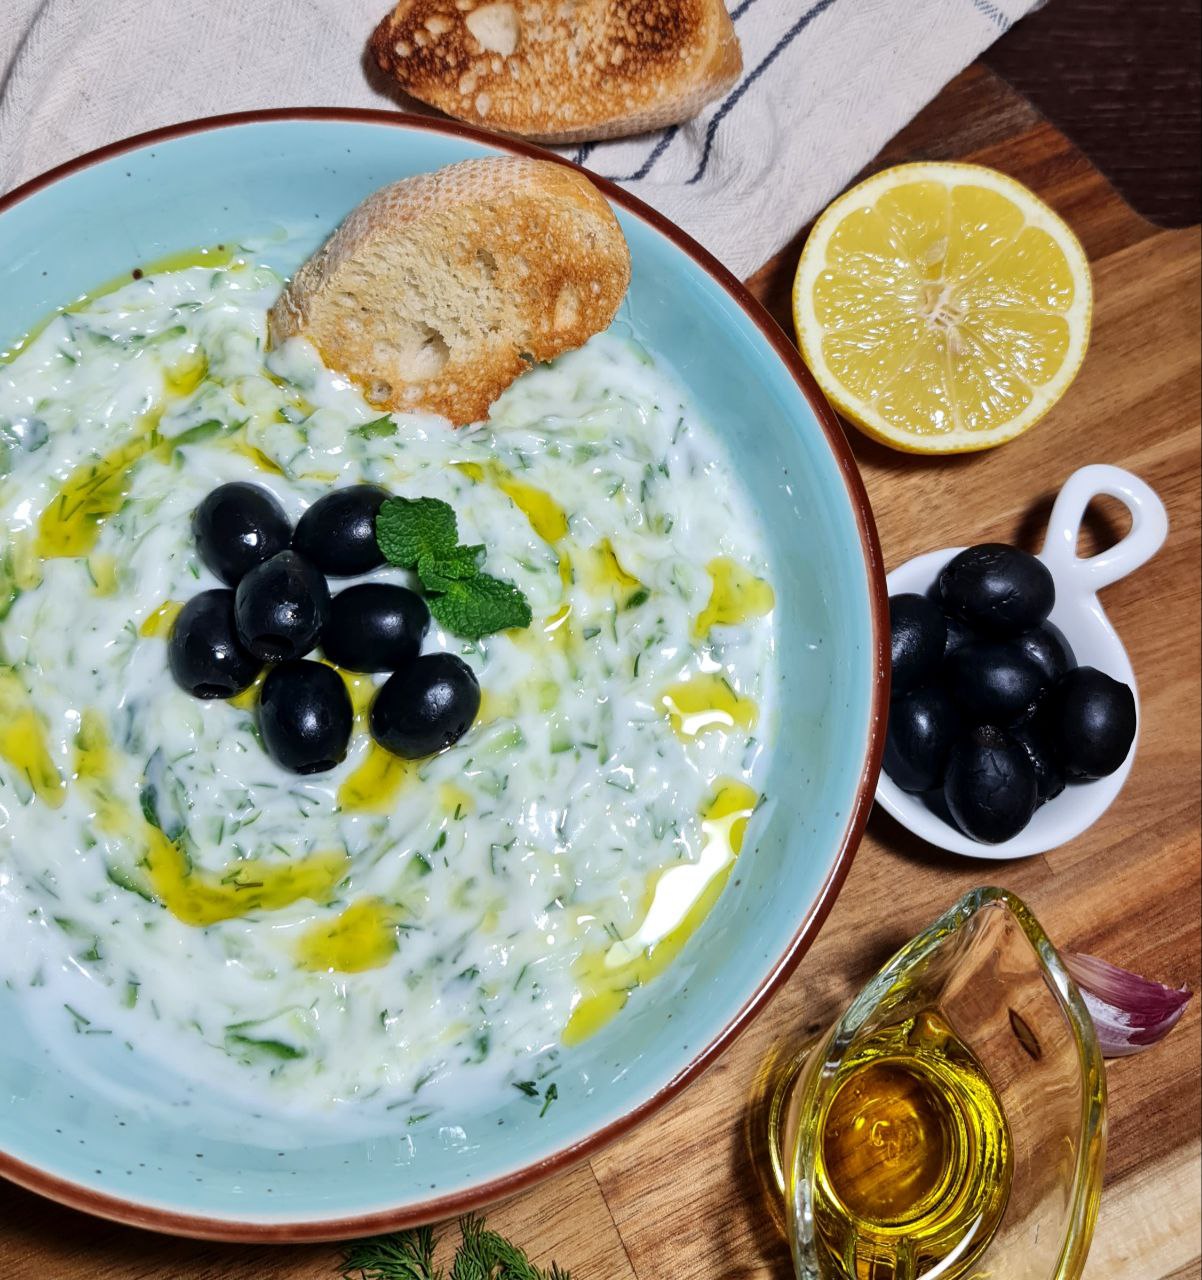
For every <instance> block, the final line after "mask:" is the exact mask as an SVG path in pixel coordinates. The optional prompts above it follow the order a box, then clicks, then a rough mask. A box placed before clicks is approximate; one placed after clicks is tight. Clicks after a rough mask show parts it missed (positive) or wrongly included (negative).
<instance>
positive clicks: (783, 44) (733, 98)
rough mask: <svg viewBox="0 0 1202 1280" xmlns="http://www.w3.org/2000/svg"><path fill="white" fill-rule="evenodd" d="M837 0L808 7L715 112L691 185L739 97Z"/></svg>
mask: <svg viewBox="0 0 1202 1280" xmlns="http://www.w3.org/2000/svg"><path fill="white" fill-rule="evenodd" d="M834 3H835V0H818V3H817V4H816V5H814V6H813V7H812V8H810V9H807V10H806V12H805V13H803V14H802V15H801V17H800V18H798V19H797V21H796V22H795V23H794V24H793V25H792V26H791V27H790V28H789V29H788V31H786V32H785V34H784V35H783V36H781V38H780V39H779V40H778V41H777V42H776V44H775V45H774V46H773V47H772V50H771V52H770V53H769V54H768V56H767V57H766V58H765V59H764V60H763V61H762V62H761V63H760V64H759V66H757V67H756V68H754V70H753V71H752V72H751V74H750V75H749V76H748V77H747V78H746V79H745V80H744V81H743V82H742V84H740V85H739V86H738V87H737V88H736V89H735V91H734V92H733V93H732V94H731V95H730V97H729V98H727V99H726V101H725V102H724V103H723V104H722V106H721V107H720V108H719V109H718V110H717V112H715V114H714V117H713V119H712V120H711V121H710V123H709V128H708V129H707V130H706V131H705V147H704V148H703V150H702V152H701V163H700V164H699V165H698V166H697V172H696V173H695V174H693V176H692V177H691V178H690V179H689V185H690V186H691V185H692V184H693V183H695V182H700V181H701V179H702V178H703V177H704V176H705V171H706V168H707V167H708V165H709V162H710V149H711V148H712V147H713V145H714V137H715V136H716V135H717V132H718V126H719V125H720V124H721V123H722V121H723V120H724V119H725V118H726V116H727V115H728V114H729V113H730V110H731V108H732V107H734V106H735V104H736V103H737V102H738V101H739V99H740V98H741V97H742V96H743V95H744V94H745V93H746V92H747V90H748V89H750V88H751V86H752V85H753V84H755V82H756V81H757V80H758V79H759V78H760V76H762V75H763V74H764V72H765V71H767V70H768V68H769V67H770V66H771V65H772V64H773V63H774V62H775V61H776V59H777V58H778V57H779V56H780V55H781V54H782V53H783V52H784V51H785V49H787V48H788V47H789V45H790V44H792V43H793V41H794V40H796V39H797V37H798V36H799V35H801V33H802V32H803V31H804V30H805V29H806V27H808V26H809V25H810V23H811V22H813V21H814V19H815V18H817V17H819V16H820V15H821V14H823V13H825V12H826V11H827V10H828V9H829V8H830V7H831V6H832V5H833V4H834Z"/></svg>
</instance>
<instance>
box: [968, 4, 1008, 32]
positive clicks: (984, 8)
mask: <svg viewBox="0 0 1202 1280" xmlns="http://www.w3.org/2000/svg"><path fill="white" fill-rule="evenodd" d="M972 7H973V8H974V9H975V10H976V11H977V12H978V13H983V14H984V15H985V16H986V17H987V18H988V19H989V21H990V22H992V23H993V25H994V26H995V27H997V28H998V29H999V30H1001V31H1008V30H1009V29H1010V19H1009V18H1007V17H1006V15H1005V14H1004V13H1003V12H1002V11H1001V10H1000V9H999V8H998V7H997V5H996V4H990V2H989V0H972Z"/></svg>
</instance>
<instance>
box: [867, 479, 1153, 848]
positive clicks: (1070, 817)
mask: <svg viewBox="0 0 1202 1280" xmlns="http://www.w3.org/2000/svg"><path fill="white" fill-rule="evenodd" d="M1102 495H1108V496H1109V497H1112V498H1117V499H1118V500H1119V501H1120V502H1121V503H1122V504H1123V505H1124V506H1125V507H1126V508H1127V510H1128V511H1129V512H1130V513H1131V530H1130V532H1129V533H1128V534H1127V536H1126V537H1125V538H1123V539H1122V540H1121V541H1120V542H1118V543H1116V544H1115V545H1114V546H1113V547H1110V548H1108V549H1107V550H1106V551H1102V552H1099V553H1098V554H1097V555H1095V556H1090V557H1088V558H1085V559H1082V558H1081V557H1079V556H1078V555H1077V537H1078V534H1079V533H1080V530H1081V519H1082V517H1083V516H1084V515H1085V508H1086V507H1087V506H1089V504H1090V502H1091V501H1092V500H1093V499H1094V498H1097V497H1100V496H1102ZM1168 531H1169V521H1168V515H1167V514H1166V512H1165V509H1164V503H1162V502H1161V500H1160V499H1159V498H1158V497H1157V496H1156V494H1155V493H1154V492H1153V491H1152V490H1151V489H1150V488H1149V487H1148V486H1147V485H1146V484H1145V483H1144V482H1143V481H1142V480H1141V479H1139V477H1138V476H1134V475H1132V474H1131V473H1130V472H1129V471H1124V470H1122V469H1121V468H1120V467H1110V466H1104V465H1100V464H1099V465H1094V466H1088V467H1082V468H1081V469H1080V470H1079V471H1075V472H1073V474H1072V475H1071V476H1069V478H1068V480H1067V481H1066V482H1065V485H1064V488H1063V489H1061V490H1060V493H1059V494H1058V495H1057V498H1056V503H1055V505H1054V506H1053V508H1052V515H1051V518H1050V519H1049V521H1048V532H1047V537H1046V538H1045V540H1044V544H1043V550H1042V551H1040V553H1039V558H1040V559H1041V560H1042V561H1043V562H1044V564H1045V565H1047V567H1048V568H1049V569H1050V570H1051V573H1052V577H1053V578H1054V579H1055V582H1056V605H1055V608H1054V609H1053V610H1052V613H1051V619H1050V620H1051V621H1052V622H1053V623H1055V625H1056V626H1058V627H1059V628H1060V630H1061V631H1063V632H1064V634H1065V636H1067V637H1068V641H1069V643H1070V644H1071V645H1072V647H1073V651H1074V653H1076V655H1077V661H1078V662H1079V663H1080V664H1081V665H1082V666H1090V667H1097V668H1098V670H1099V671H1104V672H1105V673H1106V674H1107V675H1108V676H1113V677H1114V679H1116V680H1122V681H1124V682H1125V683H1126V684H1128V685H1130V686H1131V690H1132V692H1133V693H1134V694H1135V710H1136V716H1137V721H1136V731H1135V741H1134V742H1133V743H1132V744H1131V750H1130V751H1129V752H1128V753H1127V758H1126V760H1124V761H1123V763H1122V766H1121V767H1120V768H1119V769H1118V770H1117V771H1116V772H1114V773H1112V774H1111V775H1110V776H1109V777H1108V778H1099V779H1097V780H1096V781H1094V782H1085V783H1076V784H1072V785H1070V786H1069V787H1067V788H1066V789H1065V791H1064V792H1063V794H1061V795H1059V796H1057V797H1056V799H1055V800H1053V801H1051V802H1049V803H1048V804H1045V805H1043V806H1041V807H1040V808H1039V809H1037V810H1036V812H1035V816H1034V817H1033V818H1032V819H1031V821H1030V823H1029V824H1028V825H1027V826H1026V828H1025V829H1024V830H1023V831H1021V832H1019V834H1018V835H1016V836H1015V837H1014V838H1013V839H1012V840H1006V841H1003V842H1002V843H1001V844H982V843H980V842H979V841H976V840H970V839H969V838H968V836H966V835H964V834H963V833H962V832H960V831H958V830H957V829H956V828H955V827H953V826H951V825H950V824H949V823H947V822H945V821H944V820H943V819H942V818H941V817H940V816H939V815H938V814H936V813H934V812H933V811H932V810H931V809H930V808H929V807H928V806H927V804H926V802H925V800H924V799H923V798H922V797H921V796H917V795H912V794H910V793H909V792H907V791H903V790H902V789H901V788H900V787H899V786H898V785H897V784H896V783H895V782H894V781H893V780H892V779H891V778H890V777H888V775H886V774H885V773H882V774H881V776H880V779H879V781H878V782H877V789H876V798H877V801H878V803H879V804H880V805H881V807H882V808H884V810H885V811H886V812H887V813H889V814H891V815H892V816H893V817H894V818H896V819H897V821H898V822H900V823H901V824H902V826H904V827H906V828H907V829H908V830H909V831H912V832H913V833H914V834H915V835H916V836H921V837H922V839H924V840H926V841H927V842H928V843H929V844H933V845H936V846H937V847H938V848H940V849H947V850H949V851H950V852H952V853H962V854H965V855H966V856H968V857H970V858H990V859H995V860H1002V859H1010V858H1029V857H1031V856H1032V855H1034V854H1037V853H1046V852H1047V851H1048V850H1049V849H1055V848H1057V847H1058V846H1059V845H1062V844H1067V843H1068V842H1069V841H1070V840H1075V839H1076V838H1077V836H1079V835H1080V834H1081V833H1082V832H1083V831H1086V830H1087V829H1088V828H1089V827H1091V826H1093V824H1094V823H1095V822H1097V820H1098V819H1099V818H1100V817H1101V816H1102V814H1104V813H1105V812H1106V810H1107V809H1108V808H1109V807H1110V805H1111V803H1112V802H1113V801H1114V798H1115V796H1117V795H1118V793H1119V792H1120V791H1121V790H1122V789H1123V783H1125V782H1126V781H1127V775H1128V774H1129V773H1130V772H1131V765H1132V763H1133V762H1134V760H1135V752H1136V749H1137V747H1138V746H1139V717H1140V714H1141V713H1140V705H1139V690H1138V689H1137V687H1136V683H1135V673H1134V671H1132V669H1131V662H1130V659H1129V658H1128V657H1127V650H1126V649H1124V648H1123V642H1122V641H1121V640H1120V639H1119V637H1118V633H1117V632H1116V631H1115V629H1114V627H1112V626H1111V625H1110V620H1109V619H1108V618H1107V617H1106V613H1105V611H1104V610H1103V608H1102V604H1101V601H1100V600H1099V599H1098V595H1097V593H1098V592H1099V591H1101V590H1102V588H1103V587H1108V586H1110V584H1111V583H1112V582H1117V581H1118V580H1119V579H1120V578H1125V577H1126V576H1127V574H1129V573H1131V572H1133V571H1134V570H1135V569H1138V568H1139V567H1140V565H1142V564H1144V563H1146V562H1147V561H1148V560H1150V559H1151V558H1152V557H1153V556H1154V555H1155V554H1156V553H1157V551H1159V550H1160V548H1161V546H1162V545H1163V544H1164V540H1165V538H1166V536H1167V535H1168ZM962 550H964V548H963V547H947V548H945V549H944V550H943V551H929V552H927V554H926V555H921V556H915V557H914V559H913V560H909V561H907V562H906V563H905V564H903V565H901V566H900V567H899V568H897V569H894V570H893V572H892V573H891V574H889V576H888V579H887V582H888V585H889V594H890V595H891V596H893V595H898V594H899V593H901V592H905V591H915V592H918V593H919V594H920V595H924V594H925V593H926V592H927V591H929V590H930V588H931V586H932V585H933V584H934V582H935V579H936V578H937V577H938V575H939V571H940V570H941V569H942V568H943V566H944V565H945V564H947V562H948V561H949V560H950V559H951V558H952V557H953V556H954V555H957V554H958V553H959V552H961V551H962Z"/></svg>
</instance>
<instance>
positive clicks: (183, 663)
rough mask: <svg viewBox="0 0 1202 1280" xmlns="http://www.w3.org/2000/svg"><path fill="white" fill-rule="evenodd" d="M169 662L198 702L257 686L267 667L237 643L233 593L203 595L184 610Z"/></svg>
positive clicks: (175, 628) (169, 644)
mask: <svg viewBox="0 0 1202 1280" xmlns="http://www.w3.org/2000/svg"><path fill="white" fill-rule="evenodd" d="M167 663H168V665H169V666H170V667H171V674H172V675H173V676H174V677H175V681H176V683H177V684H178V685H179V686H180V688H181V689H184V690H186V691H187V692H188V693H190V694H192V696H193V697H195V698H233V697H236V696H237V695H238V694H240V693H241V692H242V691H243V690H244V689H249V688H250V686H251V685H252V684H254V682H255V679H256V677H257V676H258V674H259V672H260V671H262V669H263V664H262V663H261V662H260V661H259V659H258V658H256V657H255V656H254V654H252V653H248V652H247V650H246V649H245V648H244V647H243V645H242V642H241V641H240V640H239V639H238V629H237V626H236V625H235V623H234V593H233V592H232V591H227V590H226V589H224V588H222V587H217V588H215V589H214V590H212V591H202V592H201V593H200V594H199V595H196V596H193V597H192V599H191V600H189V601H188V603H187V604H186V605H184V607H183V608H182V609H181V610H180V611H179V616H178V617H177V618H176V619H175V625H174V626H173V627H172V628H171V639H170V640H169V641H168V642H167Z"/></svg>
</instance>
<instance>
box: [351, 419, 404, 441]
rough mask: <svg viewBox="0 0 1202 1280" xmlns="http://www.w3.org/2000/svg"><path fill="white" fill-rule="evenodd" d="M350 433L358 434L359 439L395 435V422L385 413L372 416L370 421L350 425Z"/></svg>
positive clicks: (374, 438) (377, 438) (373, 438)
mask: <svg viewBox="0 0 1202 1280" xmlns="http://www.w3.org/2000/svg"><path fill="white" fill-rule="evenodd" d="M351 435H354V436H358V437H359V438H360V439H361V440H380V439H386V438H388V437H391V436H395V435H396V423H395V422H394V421H393V420H392V419H391V418H390V417H388V415H387V414H385V416H384V417H382V418H373V419H372V421H371V422H364V423H362V424H361V425H359V426H357V427H352V428H351Z"/></svg>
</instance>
